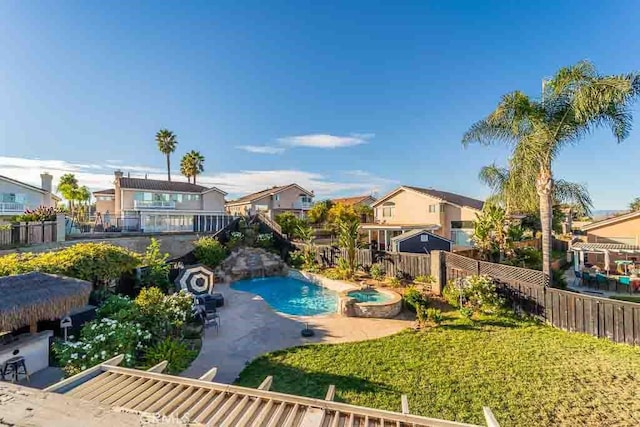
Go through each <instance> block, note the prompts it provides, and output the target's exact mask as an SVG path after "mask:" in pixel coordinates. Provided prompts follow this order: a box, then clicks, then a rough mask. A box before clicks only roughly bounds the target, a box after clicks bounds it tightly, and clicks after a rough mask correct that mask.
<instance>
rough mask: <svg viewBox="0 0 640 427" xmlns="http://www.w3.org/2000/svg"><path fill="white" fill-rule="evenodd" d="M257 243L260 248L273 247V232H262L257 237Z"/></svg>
mask: <svg viewBox="0 0 640 427" xmlns="http://www.w3.org/2000/svg"><path fill="white" fill-rule="evenodd" d="M256 245H257V246H258V247H259V248H263V249H271V248H272V247H273V233H260V234H258V237H257V238H256Z"/></svg>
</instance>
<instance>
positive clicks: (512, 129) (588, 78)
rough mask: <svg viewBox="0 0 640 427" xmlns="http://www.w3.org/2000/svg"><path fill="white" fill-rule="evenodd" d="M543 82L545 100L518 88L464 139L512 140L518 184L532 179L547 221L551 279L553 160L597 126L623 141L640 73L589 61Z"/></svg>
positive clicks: (546, 267)
mask: <svg viewBox="0 0 640 427" xmlns="http://www.w3.org/2000/svg"><path fill="white" fill-rule="evenodd" d="M545 83H546V84H545V85H544V89H543V93H542V100H540V101H538V100H534V99H532V98H530V97H529V96H527V95H526V94H524V93H523V92H520V91H516V92H513V93H509V94H507V95H505V96H503V97H502V99H501V101H500V103H499V104H498V106H497V107H496V109H495V110H494V111H493V112H491V113H490V114H489V115H488V116H487V117H486V118H484V119H482V120H480V121H478V122H476V123H475V124H473V125H472V126H471V128H470V129H469V130H468V131H467V132H466V133H465V135H464V136H463V138H462V142H463V144H464V145H465V146H466V145H468V144H470V143H473V142H477V143H480V144H483V145H490V144H494V143H499V142H503V143H507V144H508V145H509V146H510V147H511V159H510V164H509V170H510V174H515V176H517V177H518V178H513V179H514V180H515V182H517V181H520V180H521V181H520V182H529V181H532V182H533V183H534V185H535V188H536V192H537V194H538V198H539V205H540V218H541V223H542V254H543V256H542V259H543V261H542V270H543V272H544V273H545V276H546V277H547V278H548V280H549V283H551V282H552V277H551V227H552V215H553V214H552V206H553V200H552V198H553V194H554V179H553V168H552V166H553V160H554V159H555V158H556V157H557V156H558V154H559V153H560V152H561V151H562V149H563V148H564V147H566V146H567V145H571V144H575V143H576V142H578V141H580V139H582V137H584V136H585V135H587V134H589V133H591V132H592V131H594V130H595V129H598V128H603V127H604V128H608V129H610V130H611V132H612V133H613V135H614V137H615V139H616V140H617V141H618V142H620V141H622V140H624V139H625V138H627V136H628V135H629V132H630V130H631V121H632V116H631V111H630V104H631V103H632V102H633V101H634V100H635V99H636V98H637V97H638V95H639V94H640V76H638V75H637V74H624V75H614V76H602V75H600V74H598V73H597V71H596V69H595V67H594V66H593V65H592V64H591V63H589V62H586V61H583V62H579V63H578V64H576V65H573V66H570V67H566V68H562V69H560V70H559V71H558V72H557V73H556V74H555V75H554V76H553V78H552V79H551V80H549V81H546V82H545Z"/></svg>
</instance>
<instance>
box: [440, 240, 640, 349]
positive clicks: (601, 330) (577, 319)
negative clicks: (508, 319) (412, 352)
mask: <svg viewBox="0 0 640 427" xmlns="http://www.w3.org/2000/svg"><path fill="white" fill-rule="evenodd" d="M444 258H445V263H444V270H443V272H444V273H445V280H451V279H457V278H463V277H466V276H469V275H473V274H486V275H488V276H490V277H492V278H493V279H494V280H495V281H496V283H497V287H498V289H499V291H500V293H501V294H503V295H504V296H505V297H506V298H507V300H508V301H509V302H510V303H511V304H512V306H513V308H514V309H515V310H521V311H524V312H526V313H528V314H531V315H533V316H536V317H537V318H539V319H541V320H543V321H545V322H547V323H549V324H551V325H553V326H555V327H557V328H560V329H563V330H565V331H570V332H583V333H586V334H590V335H593V336H595V337H598V338H608V339H610V340H612V341H615V342H618V343H627V344H632V345H640V304H636V303H631V302H625V301H618V300H612V299H609V298H600V297H595V296H590V295H585V294H580V293H576V292H570V291H563V290H561V289H556V288H550V287H546V286H544V284H545V283H546V280H545V277H544V274H543V273H542V272H541V271H537V270H529V269H526V268H519V267H511V266H508V265H501V264H493V263H489V262H483V261H477V260H474V259H470V258H466V257H463V256H460V255H457V254H453V253H446V254H445V257H444Z"/></svg>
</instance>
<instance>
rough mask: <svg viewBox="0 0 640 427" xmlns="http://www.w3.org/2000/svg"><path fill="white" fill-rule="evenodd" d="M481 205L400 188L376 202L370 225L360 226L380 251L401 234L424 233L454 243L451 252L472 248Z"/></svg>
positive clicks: (452, 196)
mask: <svg viewBox="0 0 640 427" xmlns="http://www.w3.org/2000/svg"><path fill="white" fill-rule="evenodd" d="M483 205H484V202H483V201H481V200H477V199H473V198H471V197H467V196H462V195H460V194H455V193H450V192H447V191H441V190H436V189H433V188H420V187H412V186H408V185H403V186H400V187H398V188H396V189H395V190H393V191H391V192H390V193H388V194H386V195H384V196H383V197H381V198H380V199H378V200H376V201H375V202H374V203H373V205H372V208H373V211H374V221H373V223H367V224H362V226H361V229H362V231H363V232H364V233H366V234H367V235H368V239H369V243H371V244H373V245H374V246H376V245H377V246H378V247H379V248H380V249H382V250H386V249H387V248H391V239H392V238H393V237H396V236H399V235H401V234H402V233H404V232H407V231H413V230H424V231H428V232H431V233H434V234H437V235H439V236H442V237H444V238H445V239H448V240H451V241H452V242H453V246H454V249H462V248H468V247H470V246H471V240H470V239H471V235H472V233H473V222H474V220H475V219H476V214H478V213H480V212H481V211H482V207H483Z"/></svg>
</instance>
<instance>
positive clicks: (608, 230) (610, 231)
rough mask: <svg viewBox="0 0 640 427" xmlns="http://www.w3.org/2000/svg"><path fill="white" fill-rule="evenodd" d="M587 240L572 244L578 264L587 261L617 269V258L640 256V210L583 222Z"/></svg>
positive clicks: (636, 258) (630, 258)
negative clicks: (587, 222) (576, 254)
mask: <svg viewBox="0 0 640 427" xmlns="http://www.w3.org/2000/svg"><path fill="white" fill-rule="evenodd" d="M582 231H584V232H586V234H587V236H586V242H583V243H576V244H574V245H572V249H573V250H574V252H577V253H578V257H577V259H576V265H579V264H581V265H583V264H584V263H585V262H588V263H591V264H597V265H600V266H601V267H605V268H606V266H608V267H609V268H606V269H607V270H614V269H615V268H614V267H615V261H617V260H632V259H633V260H635V261H637V260H638V259H640V211H636V212H629V213H626V214H622V215H617V216H612V217H609V218H606V219H602V220H599V221H594V222H592V223H590V224H587V225H584V226H583V227H582Z"/></svg>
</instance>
